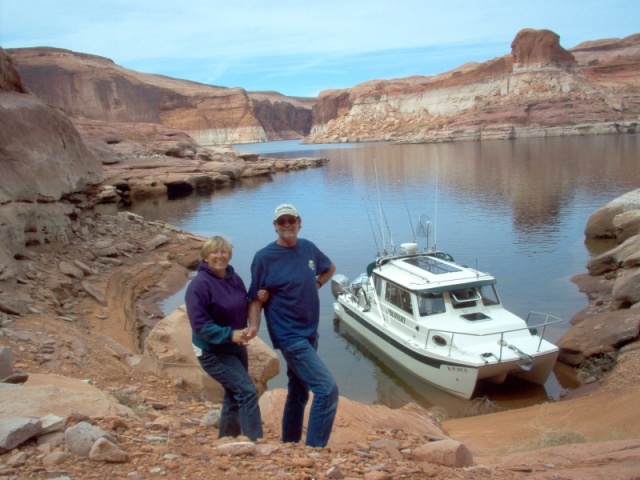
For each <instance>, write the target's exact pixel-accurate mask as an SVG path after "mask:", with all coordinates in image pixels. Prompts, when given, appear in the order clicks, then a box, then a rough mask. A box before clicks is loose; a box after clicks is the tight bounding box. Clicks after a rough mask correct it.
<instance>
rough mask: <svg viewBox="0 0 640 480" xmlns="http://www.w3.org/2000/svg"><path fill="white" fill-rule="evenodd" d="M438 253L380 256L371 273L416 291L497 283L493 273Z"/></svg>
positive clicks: (437, 290) (445, 289)
mask: <svg viewBox="0 0 640 480" xmlns="http://www.w3.org/2000/svg"><path fill="white" fill-rule="evenodd" d="M438 253H440V252H421V253H415V254H401V255H395V256H392V257H385V258H380V259H378V261H377V262H376V263H375V266H374V267H373V269H372V273H375V274H376V275H379V276H380V277H382V278H385V279H387V280H388V281H390V282H393V283H395V284H397V285H401V286H403V287H405V288H407V289H408V290H411V291H414V292H416V293H439V292H444V291H451V290H459V289H464V288H472V287H479V286H483V285H493V284H495V283H496V279H495V278H494V277H493V276H492V275H490V274H488V273H482V272H479V271H477V270H475V269H473V268H469V267H465V266H462V265H458V264H457V263H454V262H450V261H447V260H443V259H442V258H438V256H437V254H438ZM441 256H446V254H442V255H441Z"/></svg>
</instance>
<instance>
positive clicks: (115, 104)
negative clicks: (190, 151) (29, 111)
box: [7, 47, 315, 145]
mask: <svg viewBox="0 0 640 480" xmlns="http://www.w3.org/2000/svg"><path fill="white" fill-rule="evenodd" d="M7 53H8V54H9V55H10V56H11V57H12V58H13V60H14V62H15V64H16V65H17V67H18V71H19V73H20V76H21V77H22V81H23V82H24V84H25V85H26V87H27V88H28V89H29V90H30V91H31V92H32V93H33V94H34V95H35V96H37V97H38V98H40V99H41V100H44V101H45V102H47V103H49V104H51V105H53V106H56V107H59V108H61V109H62V110H63V111H64V112H65V113H66V114H67V115H69V116H70V117H71V118H85V119H91V120H100V121H104V122H108V123H111V122H132V123H156V124H161V125H164V126H166V127H170V128H174V129H177V130H181V131H183V132H185V133H187V134H188V135H189V136H190V137H192V138H193V139H194V140H195V141H197V142H198V143H200V144H201V145H218V144H227V143H246V142H264V141H269V140H285V139H294V138H302V137H304V136H305V135H307V134H308V133H309V130H310V128H311V106H312V105H313V103H314V102H315V99H309V98H293V97H286V96H284V95H281V94H279V93H276V92H247V91H246V90H244V89H242V88H225V87H216V86H211V85H204V84H200V83H196V82H190V81H186V80H177V79H173V78H169V77H164V76H161V75H151V74H145V73H139V72H135V71H133V70H128V69H126V68H123V67H120V66H118V65H116V64H115V63H114V62H113V61H111V60H109V59H107V58H103V57H99V56H95V55H88V54H83V53H77V52H72V51H69V50H62V49H57V48H46V47H43V48H23V49H8V50H7Z"/></svg>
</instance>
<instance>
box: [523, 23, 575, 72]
mask: <svg viewBox="0 0 640 480" xmlns="http://www.w3.org/2000/svg"><path fill="white" fill-rule="evenodd" d="M511 55H512V56H513V62H514V65H515V66H516V67H538V66H558V67H572V66H574V65H576V63H577V62H576V59H575V58H574V57H573V55H572V54H571V53H570V52H568V51H566V50H565V49H564V48H562V47H561V46H560V36H559V35H558V34H556V33H554V32H552V31H551V30H532V29H530V28H525V29H523V30H520V31H519V32H518V34H517V35H516V38H514V40H513V42H512V43H511Z"/></svg>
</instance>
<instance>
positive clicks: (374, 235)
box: [362, 198, 380, 257]
mask: <svg viewBox="0 0 640 480" xmlns="http://www.w3.org/2000/svg"><path fill="white" fill-rule="evenodd" d="M362 201H363V202H364V198H363V199H362ZM364 208H365V210H366V211H367V217H368V218H369V226H370V227H371V235H373V241H374V242H375V244H376V257H379V256H380V247H378V239H377V238H376V231H375V230H374V229H373V223H372V222H371V215H369V207H367V202H364Z"/></svg>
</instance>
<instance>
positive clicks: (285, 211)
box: [273, 203, 300, 222]
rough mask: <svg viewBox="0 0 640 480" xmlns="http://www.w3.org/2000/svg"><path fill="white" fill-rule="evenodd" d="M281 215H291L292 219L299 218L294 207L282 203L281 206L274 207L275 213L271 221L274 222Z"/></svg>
mask: <svg viewBox="0 0 640 480" xmlns="http://www.w3.org/2000/svg"><path fill="white" fill-rule="evenodd" d="M283 215H291V216H294V217H299V216H300V214H299V213H298V211H297V210H296V207H294V206H293V205H291V204H290V203H283V204H282V205H278V206H277V207H276V210H275V212H273V221H274V222H275V221H276V220H278V219H279V218H280V217H281V216H283Z"/></svg>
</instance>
